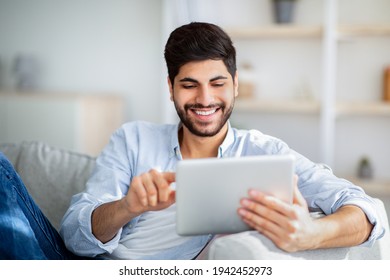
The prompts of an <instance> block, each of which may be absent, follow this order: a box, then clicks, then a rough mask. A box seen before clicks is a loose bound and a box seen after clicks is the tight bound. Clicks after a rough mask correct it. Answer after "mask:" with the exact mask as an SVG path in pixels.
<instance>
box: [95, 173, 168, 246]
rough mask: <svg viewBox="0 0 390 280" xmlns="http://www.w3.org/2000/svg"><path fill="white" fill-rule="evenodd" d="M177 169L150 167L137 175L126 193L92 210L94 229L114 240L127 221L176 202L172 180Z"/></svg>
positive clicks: (103, 238) (99, 236) (105, 239)
mask: <svg viewBox="0 0 390 280" xmlns="http://www.w3.org/2000/svg"><path fill="white" fill-rule="evenodd" d="M173 182H175V173H172V172H158V171H156V170H153V169H152V170H150V171H149V172H146V173H143V174H141V175H139V176H136V177H134V178H133V180H132V181H131V183H130V188H129V191H128V193H127V195H126V196H125V197H123V198H122V199H120V200H117V201H112V202H108V203H105V204H102V205H100V206H99V207H98V208H96V209H95V210H94V211H93V213H92V233H93V234H94V235H95V237H96V238H97V239H99V240H100V241H101V242H103V243H106V242H108V241H110V240H111V239H112V238H113V237H114V236H115V235H116V234H117V232H118V231H119V229H120V228H122V227H123V226H124V225H125V224H126V223H128V222H129V221H130V220H131V219H133V218H134V217H136V216H138V215H140V214H142V213H143V212H146V211H157V210H162V209H165V208H167V207H169V206H170V205H172V204H173V203H175V191H174V190H172V188H171V187H170V184H171V183H173Z"/></svg>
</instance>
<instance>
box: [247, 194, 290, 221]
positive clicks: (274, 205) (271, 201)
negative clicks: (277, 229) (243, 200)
mask: <svg viewBox="0 0 390 280" xmlns="http://www.w3.org/2000/svg"><path fill="white" fill-rule="evenodd" d="M249 197H250V198H251V199H252V200H254V201H255V202H258V203H260V204H262V205H264V206H265V207H266V208H268V209H272V210H273V211H277V212H279V213H281V214H282V215H283V216H287V217H289V218H296V214H295V211H294V209H293V208H292V207H291V205H289V204H288V203H286V202H284V201H282V200H280V199H278V198H276V197H274V196H271V195H265V194H264V193H261V192H259V191H257V190H253V189H252V190H249Z"/></svg>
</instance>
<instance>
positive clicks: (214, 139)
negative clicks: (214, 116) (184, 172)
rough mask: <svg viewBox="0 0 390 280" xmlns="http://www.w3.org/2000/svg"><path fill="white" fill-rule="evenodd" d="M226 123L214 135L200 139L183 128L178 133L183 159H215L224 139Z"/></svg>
mask: <svg viewBox="0 0 390 280" xmlns="http://www.w3.org/2000/svg"><path fill="white" fill-rule="evenodd" d="M227 130H228V125H227V123H226V124H225V126H224V127H223V128H222V129H221V131H220V132H218V133H217V134H216V135H214V136H211V137H201V136H196V135H194V134H192V133H191V132H190V131H189V130H188V129H187V128H186V127H185V126H183V127H182V128H181V130H180V131H179V143H180V152H181V155H182V157H183V159H190V158H208V157H217V156H218V148H219V146H220V145H221V144H222V142H223V140H224V139H225V137H226V134H227Z"/></svg>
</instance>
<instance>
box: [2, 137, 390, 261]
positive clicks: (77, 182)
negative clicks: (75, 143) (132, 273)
mask: <svg viewBox="0 0 390 280" xmlns="http://www.w3.org/2000/svg"><path fill="white" fill-rule="evenodd" d="M0 151H2V152H3V153H4V154H5V155H6V156H7V157H8V158H9V160H10V161H11V162H12V164H13V165H14V167H15V169H16V171H17V172H18V173H19V175H20V176H21V178H22V180H23V181H24V183H25V185H26V187H27V189H28V191H29V192H30V194H31V195H32V197H33V198H34V199H35V201H36V203H37V204H38V205H39V206H40V208H41V209H42V211H43V212H44V214H45V215H46V216H47V217H48V218H49V220H50V221H51V222H52V224H53V225H54V227H56V228H57V229H58V228H59V225H60V222H61V219H62V217H63V215H64V213H65V211H66V209H67V208H68V206H69V203H70V200H71V197H72V195H74V194H76V193H78V192H81V191H82V190H83V189H84V187H85V183H86V181H87V179H88V177H89V175H90V173H91V171H92V169H93V167H94V165H95V158H93V157H90V156H87V155H83V154H78V153H74V152H69V151H66V150H61V149H57V148H53V147H50V146H48V145H46V144H44V143H40V142H23V143H19V144H0ZM377 202H378V203H381V201H380V200H377ZM381 206H382V213H381V214H382V218H383V219H384V221H385V223H386V225H387V232H386V234H385V236H384V237H383V238H382V239H380V240H379V241H378V242H376V243H375V245H374V247H372V248H363V247H352V248H336V249H321V250H313V251H304V252H298V253H294V254H289V253H286V252H284V251H282V250H280V249H278V248H277V247H275V245H274V244H273V243H272V242H271V241H270V240H268V239H267V238H265V237H264V236H261V235H260V234H258V233H257V232H254V231H248V232H243V233H239V234H233V235H228V236H223V237H219V238H216V239H215V240H214V241H213V242H212V243H211V244H210V245H209V246H208V248H207V250H206V251H205V252H204V253H203V254H202V256H203V257H204V258H208V259H390V236H389V227H388V221H387V216H386V212H385V209H384V206H383V203H381Z"/></svg>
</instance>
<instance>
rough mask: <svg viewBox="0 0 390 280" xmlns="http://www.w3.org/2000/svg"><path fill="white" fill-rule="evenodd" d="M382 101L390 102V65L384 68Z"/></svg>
mask: <svg viewBox="0 0 390 280" xmlns="http://www.w3.org/2000/svg"><path fill="white" fill-rule="evenodd" d="M383 101H385V102H390V66H388V67H386V68H385V71H384V75H383Z"/></svg>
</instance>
